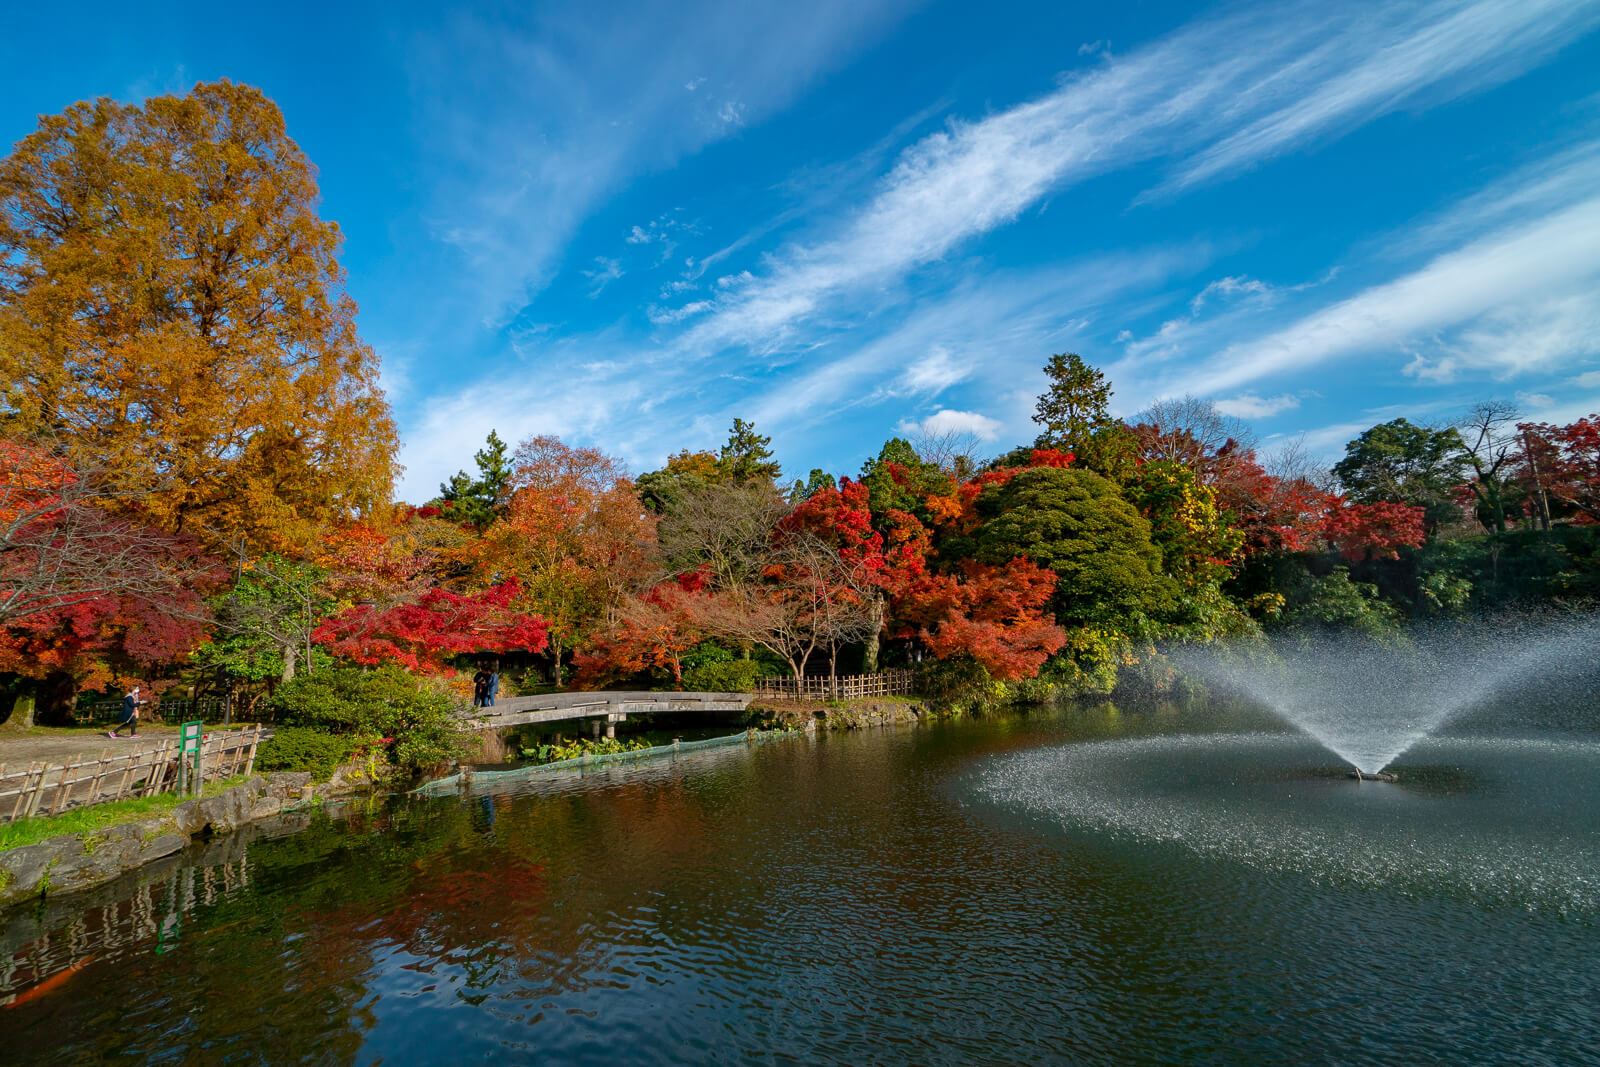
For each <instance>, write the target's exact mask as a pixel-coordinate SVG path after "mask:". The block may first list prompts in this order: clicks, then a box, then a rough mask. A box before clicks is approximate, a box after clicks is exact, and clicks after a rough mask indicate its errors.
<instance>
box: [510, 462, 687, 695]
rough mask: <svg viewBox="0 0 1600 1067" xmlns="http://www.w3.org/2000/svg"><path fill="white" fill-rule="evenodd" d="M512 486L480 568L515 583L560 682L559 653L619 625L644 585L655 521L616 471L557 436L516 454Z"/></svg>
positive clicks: (615, 465) (614, 465) (652, 558)
mask: <svg viewBox="0 0 1600 1067" xmlns="http://www.w3.org/2000/svg"><path fill="white" fill-rule="evenodd" d="M512 484H513V492H512V495H511V502H510V505H509V507H508V508H507V510H506V514H505V516H504V517H503V518H501V519H500V520H499V521H497V522H496V523H495V524H494V525H493V526H491V527H490V528H489V530H488V531H487V532H486V533H485V534H484V538H483V545H482V553H483V562H484V568H485V571H486V576H488V577H490V578H491V579H492V580H501V579H505V578H515V579H517V581H518V582H519V584H520V587H521V590H522V599H521V602H520V603H519V605H518V606H519V607H520V608H521V609H522V610H524V611H529V612H533V613H536V614H537V615H539V616H540V617H541V618H542V619H544V620H545V621H546V623H547V624H548V627H549V646H548V650H549V652H550V654H551V655H552V657H553V658H554V660H555V675H554V677H555V681H556V683H557V684H558V685H559V684H560V683H561V675H562V662H561V657H562V656H563V654H565V653H566V652H567V651H568V650H570V649H573V648H575V647H576V646H577V645H578V644H580V643H582V642H583V641H584V640H586V639H587V638H588V637H590V636H591V635H594V634H597V633H600V632H602V631H605V630H609V629H611V628H613V627H615V626H616V625H617V624H618V623H619V622H620V610H621V607H622V605H623V604H624V603H625V602H626V600H627V598H628V596H629V594H630V593H632V592H634V591H636V590H637V589H639V588H641V587H643V586H645V585H647V584H648V581H649V579H650V578H651V576H652V575H653V573H654V570H655V567H656V563H655V558H656V557H655V525H656V520H655V516H653V515H651V514H649V513H648V512H647V511H646V510H645V508H644V507H643V505H641V504H640V502H639V497H638V495H637V493H636V492H635V490H634V486H633V483H632V481H630V480H629V479H628V478H627V477H626V475H625V474H624V472H623V469H622V466H621V464H619V463H618V462H617V461H616V460H614V459H612V458H611V457H609V456H607V455H605V454H604V453H603V452H600V451H599V450H598V449H593V448H573V447H571V446H569V445H566V444H564V443H563V442H562V441H560V440H559V439H558V438H555V437H544V436H541V437H533V438H530V439H528V440H527V441H524V442H523V443H522V445H521V446H519V447H518V449H517V453H516V470H515V473H514V475H513V480H512Z"/></svg>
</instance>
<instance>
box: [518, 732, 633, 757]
mask: <svg viewBox="0 0 1600 1067" xmlns="http://www.w3.org/2000/svg"><path fill="white" fill-rule="evenodd" d="M649 747H650V742H648V741H645V740H643V739H641V738H633V739H631V740H628V741H619V740H617V739H616V738H614V737H602V738H600V739H599V740H596V741H591V740H589V739H588V738H586V737H575V738H573V739H572V740H571V741H563V742H561V743H560V744H546V745H530V746H528V747H526V748H524V749H523V750H522V758H523V759H528V760H533V761H534V762H535V763H555V762H556V761H557V760H565V759H577V758H578V757H579V756H607V755H611V754H612V753H615V752H638V751H639V750H641V749H646V748H649Z"/></svg>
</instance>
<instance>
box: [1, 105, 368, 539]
mask: <svg viewBox="0 0 1600 1067" xmlns="http://www.w3.org/2000/svg"><path fill="white" fill-rule="evenodd" d="M316 200H317V186H316V181H315V176H314V172H313V169H312V166H311V164H310V162H309V161H308V160H307V159H306V157H305V155H304V153H302V152H301V150H300V148H299V146H298V145H296V144H295V143H294V142H293V141H292V140H290V139H289V137H288V135H287V133H286V132H285V129H284V123H283V115H282V113H281V112H280V111H279V110H278V108H277V106H276V105H274V104H273V103H272V102H271V101H270V100H268V99H267V98H266V97H265V96H264V95H263V94H262V93H261V92H260V91H259V90H256V89H253V88H250V87H248V86H243V85H236V84H233V83H231V82H226V81H223V82H216V83H211V84H202V85H197V86H196V87H195V88H194V90H193V91H191V92H189V93H187V94H185V95H182V96H162V97H155V98H152V99H150V100H147V101H146V102H145V103H144V104H142V105H128V104H122V103H118V102H117V101H114V100H111V99H108V98H102V99H99V100H96V101H93V102H86V103H79V104H75V105H73V106H72V107H70V108H68V109H67V111H66V112H65V113H63V114H60V115H51V116H46V117H44V118H43V119H41V120H40V124H39V129H38V130H37V131H36V132H35V133H33V134H32V135H30V136H28V137H26V138H24V139H23V140H22V141H21V142H20V143H19V144H18V145H17V146H16V149H15V150H14V151H13V152H12V154H11V155H10V156H9V157H7V158H6V159H4V160H3V161H0V408H3V409H4V410H6V411H8V412H9V413H11V422H12V427H13V429H14V430H16V431H20V432H22V433H41V432H50V433H54V434H56V435H58V436H64V437H66V438H67V440H68V441H69V443H71V444H72V445H74V446H75V447H78V448H81V449H83V450H84V451H85V452H87V453H89V454H92V455H93V456H95V457H96V459H97V460H98V461H99V462H101V463H104V464H106V465H107V466H108V467H109V469H110V471H111V473H112V475H113V477H114V478H115V480H116V481H117V483H118V485H119V487H120V488H122V489H123V490H125V491H127V492H130V493H137V494H139V495H140V503H141V504H142V506H143V507H144V508H145V509H146V510H147V512H148V514H150V515H151V516H152V517H154V518H155V519H157V520H158V521H161V522H163V523H165V524H166V525H168V526H169V527H171V528H174V529H183V530H187V531H190V532H193V533H196V534H198V535H200V536H202V537H204V538H207V539H208V540H211V541H213V542H216V543H226V544H229V545H232V544H233V543H236V542H238V541H241V540H242V541H244V542H245V543H246V544H247V545H249V546H251V547H253V548H254V549H257V550H268V551H294V550H302V549H304V548H306V547H307V546H309V545H310V544H311V543H312V539H313V537H314V535H315V531H316V530H317V529H318V528H319V527H321V526H323V525H324V524H327V523H330V522H335V521H339V520H347V519H350V518H353V517H355V516H357V515H358V514H360V513H363V512H365V511H367V510H369V509H371V508H373V507H374V506H376V505H380V504H383V503H385V502H386V501H387V499H388V496H389V493H390V489H391V484H392V479H393V473H394V453H395V448H396V437H395V430H394V425H393V422H392V419H391V417H390V413H389V409H388V405H387V404H386V402H385V401H384V397H383V393H382V390H381V389H380V388H379V386H378V361H377V357H376V355H375V354H374V353H373V351H372V349H371V348H369V347H368V346H367V345H366V344H365V343H364V342H362V341H361V339H360V338H359V336H358V335H357V333H356V326H355V312H356V309H355V304H354V302H353V301H351V300H350V298H349V297H348V296H347V295H346V294H345V292H344V289H343V283H344V273H343V271H342V269H341V268H340V266H339V264H338V262H337V260H336V258H335V257H336V254H337V251H338V248H339V243H340V237H339V230H338V227H337V226H336V225H335V224H334V223H332V222H329V221H325V220H323V219H321V218H319V217H318V215H317V213H316V210H315V205H316Z"/></svg>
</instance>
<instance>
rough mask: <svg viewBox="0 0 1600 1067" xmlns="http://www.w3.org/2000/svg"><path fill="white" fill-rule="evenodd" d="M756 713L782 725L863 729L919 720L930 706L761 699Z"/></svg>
mask: <svg viewBox="0 0 1600 1067" xmlns="http://www.w3.org/2000/svg"><path fill="white" fill-rule="evenodd" d="M750 710H751V712H752V713H753V714H755V715H757V716H760V717H764V718H770V719H771V720H772V721H773V722H776V723H778V724H779V725H782V726H788V727H795V728H805V727H807V726H808V725H811V726H816V727H820V728H822V729H824V730H862V729H865V728H866V727H869V726H894V725H897V724H899V723H912V722H918V721H920V720H921V719H923V718H924V717H925V716H927V715H928V709H927V708H926V707H925V706H924V705H922V704H920V703H918V702H917V701H914V700H904V699H900V700H896V699H892V698H878V699H875V698H872V697H866V698H858V699H855V700H850V701H843V702H839V703H827V702H824V701H820V700H793V699H788V700H773V701H758V702H756V703H753V704H751V705H750Z"/></svg>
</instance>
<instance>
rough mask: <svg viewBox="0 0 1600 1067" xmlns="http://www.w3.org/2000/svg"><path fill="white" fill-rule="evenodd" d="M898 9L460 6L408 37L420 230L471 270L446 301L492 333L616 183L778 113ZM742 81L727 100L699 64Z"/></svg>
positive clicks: (893, 4)
mask: <svg viewBox="0 0 1600 1067" xmlns="http://www.w3.org/2000/svg"><path fill="white" fill-rule="evenodd" d="M904 9H905V0H868V2H857V0H849V2H846V0H818V2H817V3H814V4H807V5H804V6H795V5H789V6H784V5H760V4H746V5H733V6H731V7H729V6H719V7H718V8H716V9H715V11H714V12H708V11H707V10H705V9H704V7H703V5H701V4H698V3H692V2H691V3H684V4H672V5H655V6H653V7H651V6H647V7H645V8H638V7H635V6H631V5H630V6H614V7H604V6H602V7H594V6H592V5H583V4H580V3H577V2H576V0H557V2H555V3H552V4H541V5H537V6H535V7H531V8H530V7H527V6H526V5H524V6H521V7H517V6H505V5H501V6H499V7H496V8H493V9H492V10H491V9H489V8H483V7H479V8H477V9H474V10H472V11H471V12H468V11H466V10H462V11H457V12H455V13H453V14H451V15H449V16H447V17H446V18H445V20H444V22H443V25H441V26H437V27H431V28H430V32H428V33H426V34H420V35H419V36H418V37H417V38H416V39H415V40H413V41H412V42H410V45H411V47H410V48H409V49H408V56H409V58H410V62H411V69H410V77H411V82H412V89H413V96H414V98H415V100H416V102H417V119H416V121H417V125H418V127H419V130H420V131H423V132H422V135H423V136H425V137H426V139H427V142H428V144H429V146H430V149H431V155H430V156H429V158H428V161H427V164H428V165H427V167H426V168H425V170H424V171H423V172H422V173H421V174H419V179H420V180H422V181H424V182H426V183H427V184H428V185H429V186H430V187H431V189H432V194H431V199H432V202H433V205H434V206H433V210H432V212H431V219H430V224H431V229H432V231H433V233H434V235H435V236H436V237H437V238H438V239H440V240H442V241H444V242H445V243H447V244H449V245H452V246H454V247H455V248H456V249H457V250H458V251H459V253H460V255H461V256H462V258H463V260H464V262H465V265H466V267H467V270H466V271H465V272H464V274H463V276H462V278H461V282H460V285H459V292H458V293H457V299H459V300H461V301H463V302H471V303H473V304H474V305H475V306H476V308H477V314H476V315H475V316H474V317H476V318H479V319H481V320H483V321H484V322H486V323H487V324H489V325H491V326H499V325H503V324H504V323H505V322H506V321H508V320H509V319H510V318H512V317H513V315H514V314H515V312H516V310H517V309H518V308H520V307H521V306H522V305H523V304H525V303H526V302H527V300H528V299H530V297H531V296H532V295H533V294H534V293H535V292H537V291H538V290H539V289H541V288H542V287H543V286H544V285H545V284H546V283H547V282H548V281H549V279H550V277H551V276H552V274H553V273H554V271H555V269H556V268H557V266H558V265H559V263H560V260H561V257H562V255H563V253H564V252H565V250H566V245H567V242H568V241H569V240H570V239H571V238H572V236H573V235H574V234H575V233H576V231H577V227H578V225H579V223H580V222H582V221H583V219H584V218H585V217H586V216H587V215H588V214H589V213H590V211H591V210H592V209H593V208H594V207H595V206H596V205H597V204H599V203H601V202H603V201H604V199H605V198H606V197H607V196H609V195H611V194H612V193H614V192H615V191H616V190H617V189H618V188H619V187H620V186H621V185H622V184H623V183H624V182H625V181H626V180H627V179H629V178H631V177H633V176H634V175H636V174H639V173H641V172H643V171H646V170H650V169H655V168H660V167H665V166H670V165H671V164H672V163H673V162H675V161H676V160H678V159H680V158H682V157H683V156H685V155H688V154H691V153H693V152H696V151H698V150H699V149H701V148H702V147H704V146H705V145H707V144H710V143H712V142H715V141H717V140H719V139H721V138H724V137H727V136H729V135H730V134H731V133H733V132H734V131H735V130H736V129H737V128H738V126H737V125H730V124H729V122H728V121H727V113H728V112H727V109H728V108H729V107H730V106H734V107H736V110H737V117H738V119H739V122H740V123H741V124H744V125H749V124H752V123H755V122H757V121H759V120H761V119H763V118H765V117H766V116H768V115H770V114H772V113H773V112H775V111H777V110H779V109H781V108H783V107H785V106H787V105H788V104H789V103H790V102H791V101H792V100H794V99H795V98H796V96H798V95H799V94H800V93H801V92H802V91H804V90H805V89H806V88H807V87H808V86H809V85H810V84H811V83H812V82H814V81H815V80H816V79H817V78H818V77H819V76H820V75H822V74H823V73H825V72H827V71H829V70H832V69H835V68H837V67H839V66H840V65H842V64H843V63H845V62H846V61H848V60H849V59H850V58H851V57H853V56H854V55H855V53H856V52H857V51H858V50H859V49H860V48H862V47H863V46H864V45H866V44H867V43H869V42H871V41H872V40H874V39H876V38H877V37H878V36H879V35H880V34H881V33H882V32H883V30H884V29H885V28H886V27H887V26H888V25H890V24H891V23H892V22H893V21H894V20H895V19H896V18H898V17H899V16H900V14H901V13H902V12H903V11H904ZM707 69H715V70H716V71H718V75H719V81H721V82H723V83H726V84H729V85H738V86H740V87H741V90H740V96H739V99H738V101H737V102H736V104H735V103H734V102H731V101H726V100H716V99H714V98H712V97H710V96H708V94H706V93H703V92H702V93H696V94H694V95H692V96H688V97H685V95H684V94H683V93H682V92H680V91H679V89H680V88H688V87H691V86H692V87H694V88H698V87H699V86H700V84H701V82H700V80H699V79H701V77H702V75H701V74H700V72H701V71H704V70H707Z"/></svg>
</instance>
